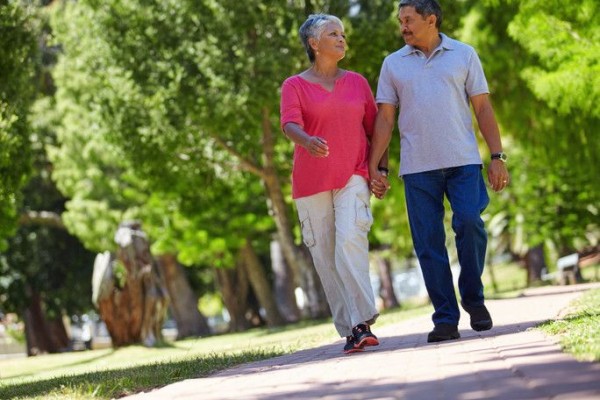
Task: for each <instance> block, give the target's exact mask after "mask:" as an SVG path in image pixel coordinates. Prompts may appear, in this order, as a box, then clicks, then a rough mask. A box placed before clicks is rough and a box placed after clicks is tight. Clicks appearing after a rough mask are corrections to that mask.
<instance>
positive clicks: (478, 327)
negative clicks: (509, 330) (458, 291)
mask: <svg viewBox="0 0 600 400" xmlns="http://www.w3.org/2000/svg"><path fill="white" fill-rule="evenodd" d="M460 305H461V306H462V308H463V309H464V310H465V311H466V312H467V314H469V317H470V316H471V313H472V312H475V308H474V307H469V306H467V305H465V303H463V302H462V301H461V302H460ZM484 307H485V306H484ZM486 310H487V308H486ZM488 314H489V311H488ZM470 325H471V328H472V329H473V330H474V331H477V332H481V331H489V330H490V329H492V327H493V326H494V323H493V322H492V320H491V319H482V320H479V321H471V323H470Z"/></svg>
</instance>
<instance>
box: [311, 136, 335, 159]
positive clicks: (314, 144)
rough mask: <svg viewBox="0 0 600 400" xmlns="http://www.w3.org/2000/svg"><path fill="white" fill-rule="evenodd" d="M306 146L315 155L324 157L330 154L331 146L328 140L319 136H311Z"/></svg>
mask: <svg viewBox="0 0 600 400" xmlns="http://www.w3.org/2000/svg"><path fill="white" fill-rule="evenodd" d="M305 148H306V150H308V152H309V153H310V155H311V156H313V157H319V158H323V157H327V156H328V155H329V146H327V140H325V139H322V138H320V137H318V136H310V137H309V138H308V141H307V142H306V146H305Z"/></svg>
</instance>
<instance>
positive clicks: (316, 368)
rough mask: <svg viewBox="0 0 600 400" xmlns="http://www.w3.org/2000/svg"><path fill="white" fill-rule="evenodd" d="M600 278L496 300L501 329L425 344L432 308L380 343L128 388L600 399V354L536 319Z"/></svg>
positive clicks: (212, 394) (343, 399) (428, 399)
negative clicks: (580, 354) (583, 358)
mask: <svg viewBox="0 0 600 400" xmlns="http://www.w3.org/2000/svg"><path fill="white" fill-rule="evenodd" d="M590 288H600V284H597V283H596V284H584V285H576V286H559V287H543V288H538V289H530V290H527V291H526V292H525V294H524V296H521V297H518V298H514V299H507V300H490V301H488V302H487V305H488V308H489V309H490V312H491V314H492V316H493V318H494V325H495V326H494V328H493V329H492V330H490V331H487V332H481V333H478V332H474V331H472V330H471V329H470V327H469V322H468V316H466V317H465V316H463V318H462V320H461V324H460V326H459V329H460V333H461V336H462V338H461V339H459V340H455V341H449V342H443V343H440V344H428V343H427V342H426V336H427V332H429V330H430V329H431V327H432V326H431V322H430V319H429V317H419V318H415V319H412V320H410V321H406V322H402V323H399V324H395V325H388V326H384V327H382V328H380V329H377V326H376V325H375V326H374V332H375V333H376V334H377V335H378V336H379V338H380V342H381V344H380V346H378V347H374V348H370V349H369V350H368V351H366V352H363V353H356V354H351V355H344V354H343V353H342V352H341V348H342V346H343V342H342V341H341V340H340V341H337V342H336V343H334V344H331V345H327V346H323V347H318V348H314V349H309V350H303V351H299V352H297V353H294V354H290V355H285V356H281V357H277V358H273V359H270V360H265V361H260V362H255V363H250V364H245V365H241V366H238V367H236V368H232V369H229V370H226V371H222V372H220V373H217V374H215V375H211V376H209V377H206V378H200V379H189V380H185V381H182V382H179V383H176V384H172V385H169V386H166V387H163V388H161V389H158V390H155V391H152V392H149V393H140V394H137V395H135V396H131V397H129V399H131V400H151V399H152V400H154V399H161V400H163V399H203V400H207V399H261V400H275V399H330V400H347V399H409V400H412V399H416V400H421V399H423V400H433V399H464V400H467V399H502V400H517V399H519V400H520V399H577V400H580V399H600V363H586V362H578V361H576V360H575V359H573V358H572V357H571V356H569V355H566V354H563V353H562V352H561V350H560V347H559V346H558V345H557V344H556V343H555V341H554V340H553V339H552V338H549V337H546V336H545V335H544V334H543V333H541V332H540V331H538V330H533V329H529V328H531V327H533V326H535V325H536V324H538V323H540V322H543V321H547V320H549V319H554V318H556V317H559V316H561V315H563V313H564V312H565V309H566V307H567V305H568V304H569V302H571V301H572V300H573V299H575V298H577V297H578V296H580V295H581V294H582V293H583V292H584V291H585V290H587V289H590Z"/></svg>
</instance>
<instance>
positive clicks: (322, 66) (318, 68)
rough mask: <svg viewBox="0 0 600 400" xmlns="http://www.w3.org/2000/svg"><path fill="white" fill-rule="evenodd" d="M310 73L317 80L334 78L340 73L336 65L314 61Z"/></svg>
mask: <svg viewBox="0 0 600 400" xmlns="http://www.w3.org/2000/svg"><path fill="white" fill-rule="evenodd" d="M311 71H312V73H313V74H314V75H315V76H317V77H319V78H335V77H337V75H338V74H339V72H340V69H339V68H338V65H337V63H332V62H329V63H328V62H323V61H315V63H314V64H313V66H312V68H311Z"/></svg>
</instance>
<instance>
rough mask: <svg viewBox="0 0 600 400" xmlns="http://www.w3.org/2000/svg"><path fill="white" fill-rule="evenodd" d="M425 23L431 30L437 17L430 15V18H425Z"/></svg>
mask: <svg viewBox="0 0 600 400" xmlns="http://www.w3.org/2000/svg"><path fill="white" fill-rule="evenodd" d="M427 23H428V24H429V25H430V26H431V27H432V28H435V24H436V23H437V17H436V16H435V15H433V14H431V15H430V16H428V17H427Z"/></svg>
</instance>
